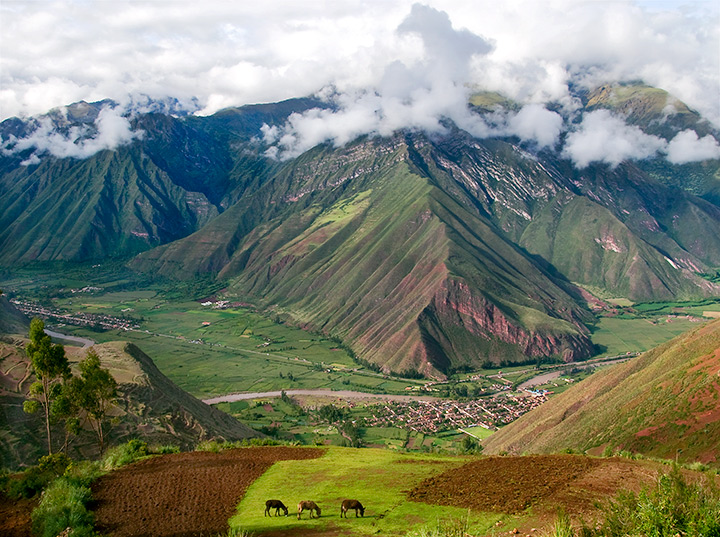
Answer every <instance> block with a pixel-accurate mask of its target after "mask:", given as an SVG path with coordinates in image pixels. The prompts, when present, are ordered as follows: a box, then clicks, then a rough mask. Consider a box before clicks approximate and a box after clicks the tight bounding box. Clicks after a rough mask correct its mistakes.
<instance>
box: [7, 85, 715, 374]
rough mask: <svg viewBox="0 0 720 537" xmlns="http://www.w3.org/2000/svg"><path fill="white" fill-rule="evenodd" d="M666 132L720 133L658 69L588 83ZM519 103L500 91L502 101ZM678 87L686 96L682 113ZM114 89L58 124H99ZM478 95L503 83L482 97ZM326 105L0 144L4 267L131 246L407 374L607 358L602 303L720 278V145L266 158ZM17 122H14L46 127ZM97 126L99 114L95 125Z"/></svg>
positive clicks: (599, 95) (699, 293)
mask: <svg viewBox="0 0 720 537" xmlns="http://www.w3.org/2000/svg"><path fill="white" fill-rule="evenodd" d="M577 98H578V99H579V100H581V102H582V103H583V106H584V111H585V112H588V113H589V112H592V111H595V110H601V109H605V110H611V111H613V113H616V114H620V115H622V116H623V117H624V118H625V120H626V121H627V122H628V123H629V124H632V125H636V126H638V127H640V128H642V129H643V131H645V132H646V133H649V134H653V135H656V136H659V137H664V138H665V139H670V138H671V137H672V136H674V135H675V134H677V133H678V132H680V131H682V130H684V129H693V130H694V131H695V132H696V133H697V135H698V136H705V135H711V136H714V137H715V138H716V139H717V138H719V137H720V136H718V133H717V132H715V131H714V130H713V129H712V128H711V126H710V125H709V123H707V122H706V121H704V120H703V119H702V118H701V117H700V116H699V115H698V114H697V113H695V112H694V111H692V110H690V109H689V108H687V107H686V106H685V105H683V104H682V103H677V102H676V101H673V99H672V98H671V96H669V95H668V94H666V93H665V92H662V91H661V90H657V89H655V88H649V87H647V86H642V85H637V84H636V85H625V86H603V87H600V88H597V89H596V90H594V91H591V92H581V91H579V92H578V94H577ZM498 103H500V104H498ZM669 104H673V106H674V113H673V114H668V111H667V110H668V106H669ZM105 105H106V103H91V104H88V103H78V104H75V105H72V106H70V107H67V109H65V110H63V111H56V112H53V113H51V114H49V115H48V116H46V117H45V118H43V119H42V120H43V121H45V122H48V121H49V122H51V123H52V124H53V125H55V128H57V129H59V130H60V131H62V130H63V129H65V132H69V130H68V129H71V128H72V127H73V126H77V125H85V126H86V127H87V128H91V126H92V125H93V121H94V120H95V119H96V118H97V117H98V114H100V111H101V110H102V108H103V106H105ZM470 105H471V107H472V108H473V109H474V110H476V111H477V112H478V113H484V112H491V111H492V110H493V109H494V108H496V107H497V106H500V105H502V106H506V107H508V108H511V107H512V106H514V105H513V103H507V102H505V101H503V100H502V99H500V98H496V96H495V97H493V96H488V95H477V96H475V97H473V99H471V103H470ZM327 106H328V105H327V104H324V103H321V102H319V101H316V100H313V99H296V100H291V101H285V102H282V103H275V104H268V105H253V106H246V107H242V108H237V109H228V110H223V111H221V112H218V113H217V114H215V115H213V116H209V117H198V116H172V115H168V114H164V113H143V114H137V115H135V116H133V117H132V119H131V123H132V128H133V129H134V131H136V132H142V135H141V136H138V137H136V138H135V139H133V140H132V141H131V142H130V143H128V144H125V145H121V146H118V147H116V148H115V149H106V150H102V151H99V152H97V153H95V154H93V155H92V156H89V157H87V158H83V159H78V158H60V157H56V156H52V155H48V154H43V155H41V157H40V158H38V157H37V156H33V157H34V158H30V157H31V150H25V151H18V152H8V151H5V152H4V154H3V156H2V158H0V173H2V176H1V177H0V265H3V266H9V267H14V266H18V265H22V264H32V263H38V262H50V261H71V262H75V261H93V262H97V261H102V260H106V259H108V258H119V259H126V260H128V263H129V266H130V267H132V268H133V269H135V270H137V271H142V272H147V273H151V274H157V275H159V276H161V277H166V278H175V279H188V278H194V277H197V276H207V275H210V276H212V277H214V278H217V279H218V280H221V281H223V282H225V283H226V291H225V293H226V294H227V295H228V296H234V297H241V298H242V300H243V301H246V302H253V303H255V304H256V305H258V306H259V307H261V308H263V309H265V310H266V311H272V312H274V314H275V315H277V316H278V317H279V318H281V319H283V320H285V321H286V322H290V323H293V324H296V325H298V326H301V327H304V328H307V329H309V330H313V331H317V332H323V333H325V334H328V335H331V336H333V337H336V338H338V339H339V340H341V341H342V342H343V343H344V344H345V345H346V346H347V347H348V348H350V349H351V350H352V351H353V352H354V353H355V355H356V356H357V357H359V358H360V359H362V360H365V361H367V362H370V363H373V364H375V365H377V366H379V367H381V368H383V369H384V370H386V371H395V372H406V373H407V372H413V373H421V374H424V375H427V376H443V375H445V374H447V373H448V372H451V371H453V370H456V369H458V368H463V367H468V366H469V367H477V366H479V365H480V364H482V363H487V362H493V363H506V362H508V363H512V362H523V361H528V360H532V361H535V360H545V359H562V360H565V361H572V360H578V359H583V358H586V357H588V356H590V355H591V354H593V352H594V349H593V345H592V343H591V342H590V338H589V331H588V328H587V326H588V324H589V323H591V322H592V320H593V316H592V314H591V312H590V309H589V306H588V301H596V298H599V299H603V298H611V297H623V298H627V299H630V300H633V301H652V300H684V299H694V298H702V297H708V296H718V294H720V285H718V284H717V283H716V282H714V281H713V279H712V278H708V275H712V274H714V271H715V270H717V268H718V267H720V187H719V186H718V185H720V181H719V180H718V179H719V178H720V172H719V171H718V170H720V161H718V160H711V161H704V162H700V163H688V164H670V163H668V162H667V161H666V160H664V159H661V158H653V159H648V160H644V161H638V162H634V161H624V162H622V163H620V164H619V165H617V166H612V165H608V164H603V163H591V164H590V165H588V166H586V167H584V168H579V167H577V166H574V165H573V163H572V162H570V161H569V160H568V159H566V158H563V156H562V155H561V154H558V152H557V151H554V150H552V149H547V148H546V149H539V148H537V147H534V146H532V145H531V144H530V145H528V144H526V143H522V142H521V141H520V140H519V139H517V138H514V137H512V136H502V137H500V136H497V137H492V138H485V139H478V138H476V137H473V136H471V135H470V134H469V133H468V132H465V131H463V130H462V129H460V128H458V127H457V126H455V125H453V124H450V123H448V124H447V125H446V132H445V133H444V134H435V135H428V134H425V133H423V132H418V131H400V132H397V133H395V134H394V135H392V136H389V137H376V136H362V137H360V138H357V139H356V140H354V141H353V142H351V143H348V144H346V145H344V146H342V147H334V146H333V145H331V144H321V145H318V146H316V147H314V148H312V149H310V150H309V151H306V152H305V153H303V154H301V155H299V156H297V157H294V158H291V159H287V160H276V159H273V158H270V157H268V156H267V153H266V150H267V145H266V144H265V143H264V142H263V139H262V134H261V128H262V127H263V126H266V127H268V126H270V127H272V126H282V125H283V124H284V123H285V121H286V120H287V119H288V118H289V117H290V116H291V114H298V113H302V112H304V111H307V110H309V109H312V108H317V107H327ZM33 121H35V122H37V121H39V120H37V119H35V120H20V119H11V120H6V121H4V122H3V123H2V125H0V133H1V134H2V137H3V139H4V140H8V139H11V136H12V137H14V138H15V139H21V138H22V137H23V136H27V135H28V133H30V132H32V129H33V128H34V127H33V125H34V124H33ZM88 126H89V127H88Z"/></svg>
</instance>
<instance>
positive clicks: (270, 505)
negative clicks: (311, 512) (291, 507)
mask: <svg viewBox="0 0 720 537" xmlns="http://www.w3.org/2000/svg"><path fill="white" fill-rule="evenodd" d="M270 509H275V516H280V509H282V510H283V512H284V513H285V516H288V508H287V507H285V504H284V503H282V502H281V501H280V500H268V501H266V502H265V516H272V514H271V513H270Z"/></svg>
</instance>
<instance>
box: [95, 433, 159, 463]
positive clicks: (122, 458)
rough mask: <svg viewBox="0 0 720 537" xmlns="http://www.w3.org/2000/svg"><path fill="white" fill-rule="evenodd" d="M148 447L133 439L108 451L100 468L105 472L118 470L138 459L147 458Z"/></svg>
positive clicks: (144, 443)
mask: <svg viewBox="0 0 720 537" xmlns="http://www.w3.org/2000/svg"><path fill="white" fill-rule="evenodd" d="M148 455H149V453H148V447H147V443H146V442H143V441H142V440H137V439H133V440H130V441H129V442H128V443H127V444H122V445H120V446H116V447H114V448H112V449H110V450H109V451H108V453H107V455H105V458H104V459H103V464H102V467H103V469H105V470H113V469H115V468H120V467H121V466H125V465H127V464H130V463H132V462H135V461H136V460H138V459H142V458H143V457H147V456H148Z"/></svg>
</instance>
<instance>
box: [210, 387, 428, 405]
mask: <svg viewBox="0 0 720 537" xmlns="http://www.w3.org/2000/svg"><path fill="white" fill-rule="evenodd" d="M283 391H284V392H285V393H286V394H287V395H314V396H323V397H338V398H341V399H381V400H383V401H418V400H423V401H432V400H434V399H437V397H431V396H428V395H389V394H383V393H365V392H353V391H349V390H327V389H325V390H283ZM281 395H282V391H277V392H254V393H230V394H228V395H221V396H219V397H211V398H209V399H203V400H202V402H203V403H207V404H208V405H215V404H217V403H232V402H234V401H244V400H246V399H262V398H264V397H280V396H281Z"/></svg>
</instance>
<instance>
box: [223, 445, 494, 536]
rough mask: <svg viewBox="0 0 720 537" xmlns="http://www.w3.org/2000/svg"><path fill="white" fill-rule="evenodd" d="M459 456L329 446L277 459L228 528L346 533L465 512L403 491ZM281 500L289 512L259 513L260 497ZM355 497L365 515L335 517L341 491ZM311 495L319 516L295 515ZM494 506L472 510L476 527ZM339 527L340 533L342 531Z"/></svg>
mask: <svg viewBox="0 0 720 537" xmlns="http://www.w3.org/2000/svg"><path fill="white" fill-rule="evenodd" d="M467 460H468V459H467V458H464V457H444V456H439V455H408V454H401V453H397V452H394V451H390V450H381V449H364V450H359V451H358V450H351V449H346V448H336V447H333V448H328V450H327V453H326V454H325V455H324V456H323V457H321V458H319V459H311V460H305V461H281V462H278V463H276V464H275V465H273V466H272V468H270V470H268V471H267V472H266V473H265V474H264V475H263V476H262V477H261V478H260V479H258V480H257V481H255V483H253V484H252V486H251V487H250V488H249V489H248V491H247V493H246V494H245V496H244V498H243V499H242V501H241V502H240V505H239V506H238V509H237V513H236V514H235V516H233V517H232V518H231V519H230V527H231V528H239V529H243V530H246V531H249V532H260V531H270V530H275V531H287V532H292V531H293V530H296V531H298V532H300V531H302V530H303V529H309V528H312V529H313V530H314V531H322V530H327V531H334V532H335V531H336V532H338V534H342V535H346V536H348V537H350V536H361V535H383V536H393V535H407V533H408V531H411V530H412V529H414V528H418V527H421V526H423V525H426V524H433V523H435V522H436V521H437V520H438V519H450V518H455V519H463V520H464V519H466V518H467V517H468V511H467V510H466V509H461V508H454V507H441V506H435V505H429V504H424V503H417V502H410V501H408V500H407V499H406V493H407V491H408V490H409V489H411V488H412V487H414V486H415V485H417V484H419V483H420V482H421V481H422V480H424V479H426V478H428V477H431V476H433V475H437V474H439V473H441V472H443V471H444V470H447V469H449V468H453V467H457V466H460V465H461V464H463V463H465V462H467ZM270 498H273V499H279V500H282V501H283V502H284V503H285V505H287V506H288V508H289V510H290V516H288V517H282V516H281V517H272V518H268V517H265V516H264V510H265V500H267V499H270ZM346 498H353V499H357V500H359V501H360V502H361V503H362V504H363V506H364V507H365V516H364V517H362V518H355V514H354V512H352V513H351V514H350V515H349V517H348V518H347V519H344V518H343V519H341V518H340V504H341V502H342V500H343V499H346ZM301 500H312V501H314V502H316V503H317V504H318V505H319V506H320V508H321V509H322V514H321V516H320V518H316V519H312V520H311V519H310V518H309V516H308V514H307V513H303V515H302V519H301V520H298V519H297V516H296V513H297V510H296V506H297V504H298V502H299V501H301ZM501 516H502V515H498V514H483V513H472V514H471V515H470V518H469V522H470V528H471V531H472V532H473V535H474V534H476V533H477V534H481V533H483V532H488V531H489V530H490V528H492V527H493V525H494V523H495V522H496V521H498V520H499V519H500V518H501ZM340 532H342V533H340Z"/></svg>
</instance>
